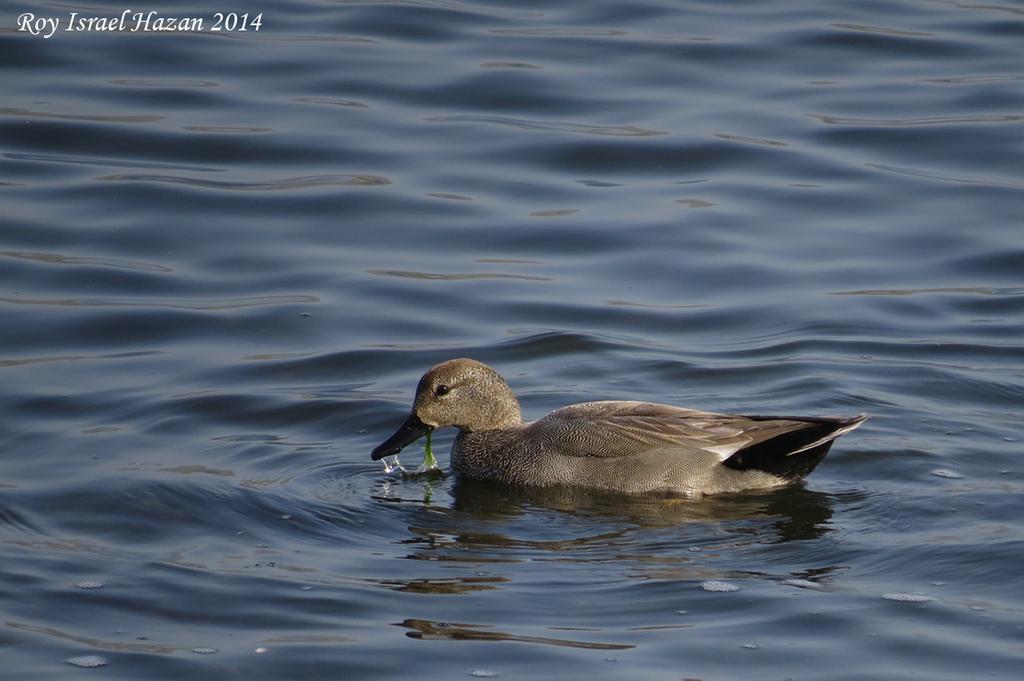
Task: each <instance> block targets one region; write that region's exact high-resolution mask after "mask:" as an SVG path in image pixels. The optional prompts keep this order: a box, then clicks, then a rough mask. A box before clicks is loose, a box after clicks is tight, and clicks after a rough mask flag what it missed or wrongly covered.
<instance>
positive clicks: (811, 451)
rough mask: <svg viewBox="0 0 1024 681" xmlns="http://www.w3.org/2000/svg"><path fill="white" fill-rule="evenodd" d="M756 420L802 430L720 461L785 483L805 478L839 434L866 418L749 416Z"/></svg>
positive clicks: (785, 434) (736, 468)
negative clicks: (781, 422) (790, 424)
mask: <svg viewBox="0 0 1024 681" xmlns="http://www.w3.org/2000/svg"><path fill="white" fill-rule="evenodd" d="M748 418H751V419H754V420H756V421H776V420H785V421H799V422H801V423H804V424H806V425H805V426H804V427H803V428H798V429H796V430H791V431H789V432H787V433H783V434H781V435H777V436H776V437H773V438H769V439H768V440H764V441H762V442H758V443H757V444H754V445H751V446H749V447H746V448H745V449H741V450H739V451H738V452H736V453H735V454H733V455H732V456H730V457H729V458H728V459H726V460H725V461H723V462H722V464H723V465H725V466H728V467H729V468H732V469H735V470H739V471H742V470H749V469H755V470H760V471H764V472H766V473H771V474H772V475H777V476H779V477H780V478H785V479H787V480H797V479H799V478H802V477H804V476H806V475H807V474H808V473H810V472H811V471H813V470H814V469H815V467H816V466H817V465H818V464H819V463H821V460H822V459H824V458H825V455H826V454H828V450H829V449H830V448H831V447H832V443H833V442H835V439H836V438H837V437H839V436H840V435H843V434H845V433H848V432H850V431H851V430H853V429H854V428H856V427H857V426H859V425H860V424H861V423H863V422H864V420H865V419H867V416H865V415H863V414H862V415H860V416H854V417H851V418H808V417H802V416H795V417H791V416H749V417H748Z"/></svg>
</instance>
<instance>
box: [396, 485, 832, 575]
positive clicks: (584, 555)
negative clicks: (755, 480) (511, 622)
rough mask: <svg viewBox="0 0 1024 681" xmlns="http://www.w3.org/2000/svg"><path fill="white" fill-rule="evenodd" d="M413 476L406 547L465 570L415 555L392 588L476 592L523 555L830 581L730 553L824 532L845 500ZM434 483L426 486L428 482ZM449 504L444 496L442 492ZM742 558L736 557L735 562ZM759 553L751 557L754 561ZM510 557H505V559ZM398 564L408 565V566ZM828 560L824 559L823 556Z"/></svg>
mask: <svg viewBox="0 0 1024 681" xmlns="http://www.w3.org/2000/svg"><path fill="white" fill-rule="evenodd" d="M438 483H439V481H438V480H436V479H430V480H418V479H406V480H403V482H402V484H401V487H402V488H403V489H402V490H401V494H400V496H399V497H398V498H397V499H396V498H395V497H394V496H389V497H388V500H390V501H392V502H396V501H397V502H398V503H400V504H403V505H404V504H407V503H409V502H411V501H412V498H413V496H414V495H412V494H409V492H410V491H412V490H413V489H417V491H418V492H419V494H418V495H416V496H420V497H422V498H423V502H421V503H416V504H415V510H413V509H409V510H410V511H411V512H410V513H409V514H408V515H404V512H403V516H404V517H405V519H406V521H407V523H408V524H407V525H406V527H407V529H408V536H406V537H405V538H404V539H402V540H400V541H401V543H402V544H403V545H404V546H405V547H406V548H407V549H408V553H407V554H406V555H405V556H404V557H405V558H406V559H409V560H413V561H429V562H431V563H435V564H438V563H440V564H444V565H447V566H453V564H456V563H462V564H463V565H465V567H466V568H467V569H466V570H458V571H457V573H458V574H441V575H439V574H436V572H435V571H434V570H430V572H431V574H430V575H429V576H425V575H424V574H423V570H422V568H415V567H413V566H412V565H409V566H408V568H407V569H405V570H403V569H399V570H397V572H403V571H406V572H411V573H414V574H406V575H402V574H396V575H392V576H391V578H389V579H382V580H379V583H380V584H381V585H382V586H385V587H386V588H389V589H394V590H398V591H406V592H415V593H432V594H465V593H470V592H479V591H488V590H494V589H502V588H504V587H505V585H506V584H507V583H508V582H511V581H514V580H515V579H516V577H515V575H516V574H518V571H519V569H520V568H517V567H513V565H516V564H522V563H527V562H533V563H540V562H544V563H555V562H559V563H575V564H581V563H590V564H594V565H599V564H604V565H608V564H612V563H615V564H620V565H622V566H624V567H625V569H626V571H627V574H629V575H632V576H635V577H637V578H639V579H672V580H705V579H719V578H722V577H723V576H729V575H732V576H737V577H740V576H747V577H757V578H760V579H769V580H775V581H784V580H786V579H794V578H796V579H801V580H804V581H806V580H812V581H813V580H815V579H827V574H828V573H829V572H830V571H831V570H832V568H831V567H829V568H824V573H822V574H820V575H817V576H814V575H812V574H811V573H808V572H807V571H806V566H801V570H800V572H793V573H783V574H778V575H774V574H765V573H760V572H757V571H756V570H755V571H750V570H748V569H746V568H744V569H742V570H740V571H737V570H730V569H725V570H724V571H723V567H722V565H721V564H720V563H721V560H719V559H720V558H722V557H727V556H728V554H730V553H735V552H737V551H746V550H755V551H756V550H757V547H758V546H764V545H766V544H780V543H786V542H792V541H796V540H810V539H817V538H820V537H822V536H823V535H825V534H826V533H828V532H829V531H830V526H829V520H830V519H831V517H832V503H833V499H832V498H831V497H829V496H828V495H826V494H822V493H820V492H815V491H811V490H808V489H805V488H803V487H801V486H792V487H788V488H784V489H778V490H773V491H771V492H763V493H756V494H752V493H745V494H737V495H730V496H711V497H702V498H697V499H679V498H664V497H629V496H622V495H617V494H608V493H600V492H593V491H588V490H583V489H578V488H523V487H509V486H503V485H500V484H496V483H492V482H473V481H468V480H458V479H449V480H448V481H446V482H442V483H440V484H441V485H442V486H445V485H446V486H447V487H448V489H447V491H448V493H449V494H450V502H449V504H448V505H440V504H438V502H442V500H443V499H444V497H445V494H444V491H443V489H442V488H439V487H438V486H437V485H438ZM420 485H423V487H419V486H420ZM442 503H443V502H442ZM730 562H731V561H730ZM746 562H747V561H745V560H744V561H743V563H746ZM502 565H504V566H505V567H502ZM396 567H397V566H396ZM816 567H820V566H816Z"/></svg>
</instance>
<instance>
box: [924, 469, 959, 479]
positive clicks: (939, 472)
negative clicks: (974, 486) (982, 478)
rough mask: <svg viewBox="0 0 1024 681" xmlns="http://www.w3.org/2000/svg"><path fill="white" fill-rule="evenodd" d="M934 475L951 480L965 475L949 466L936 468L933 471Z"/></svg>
mask: <svg viewBox="0 0 1024 681" xmlns="http://www.w3.org/2000/svg"><path fill="white" fill-rule="evenodd" d="M932 475H934V476H937V477H940V478H948V479H950V480H959V479H961V478H963V477H964V476H962V475H960V474H959V473H957V472H956V471H951V470H949V469H948V468H936V469H935V470H933V471H932Z"/></svg>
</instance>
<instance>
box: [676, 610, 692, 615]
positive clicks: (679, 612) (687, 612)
mask: <svg viewBox="0 0 1024 681" xmlns="http://www.w3.org/2000/svg"><path fill="white" fill-rule="evenodd" d="M676 614H677V615H689V614H690V611H689V610H676Z"/></svg>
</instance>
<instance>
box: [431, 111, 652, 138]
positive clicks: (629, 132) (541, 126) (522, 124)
mask: <svg viewBox="0 0 1024 681" xmlns="http://www.w3.org/2000/svg"><path fill="white" fill-rule="evenodd" d="M424 120H427V121H431V122H435V123H492V124H494V125H507V126H510V127H513V128H519V129H521V130H547V131H558V132H576V133H581V134H584V135H611V136H618V137H656V136H659V135H667V134H668V133H667V132H664V131H660V130H647V129H644V128H637V127H634V126H631V125H626V126H619V125H588V124H586V123H566V122H546V121H531V120H525V119H521V118H511V117H508V116H483V115H458V116H432V117H430V118H426V119H424Z"/></svg>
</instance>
